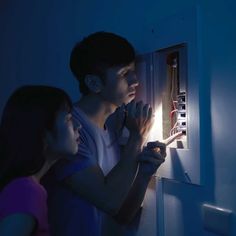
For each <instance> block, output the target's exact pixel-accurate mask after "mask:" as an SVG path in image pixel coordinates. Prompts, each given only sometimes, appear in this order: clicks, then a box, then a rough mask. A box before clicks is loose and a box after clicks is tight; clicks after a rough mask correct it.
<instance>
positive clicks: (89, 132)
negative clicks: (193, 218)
mask: <svg viewBox="0 0 236 236" xmlns="http://www.w3.org/2000/svg"><path fill="white" fill-rule="evenodd" d="M134 60H135V53H134V49H133V47H132V46H131V45H130V43H129V42H128V41H127V40H125V39H124V38H122V37H120V36H118V35H115V34H112V33H106V32H98V33H95V34H92V35H90V36H88V37H87V38H85V39H83V40H82V41H81V42H80V43H78V44H77V45H76V46H75V47H74V49H73V50H72V53H71V60H70V67H71V70H72V72H73V74H74V75H75V77H76V79H77V80H78V81H79V84H80V92H81V93H82V95H83V96H82V98H81V99H80V100H79V101H78V102H77V103H75V105H74V111H73V116H74V120H75V121H79V122H80V123H81V124H82V129H81V131H80V144H79V151H78V153H77V155H76V157H72V158H71V161H62V162H60V163H58V164H57V165H55V166H54V168H53V169H52V170H51V173H50V175H49V176H48V177H47V179H46V180H45V182H46V188H47V190H48V195H49V196H48V204H49V221H50V224H51V230H52V235H53V236H69V235H71V236H76V235H80V236H97V235H98V236H99V235H104V234H105V233H104V234H103V233H102V229H101V227H102V224H104V221H105V218H106V217H105V215H106V214H107V215H109V216H112V217H114V218H115V219H117V220H118V221H119V222H121V223H128V222H130V221H131V220H132V218H133V217H134V215H135V214H136V212H137V211H138V209H139V208H140V205H141V203H142V200H143V198H144V194H145V191H146V188H147V185H148V182H149V180H150V178H151V176H152V174H153V173H154V172H155V171H156V169H157V168H158V167H159V166H160V165H161V163H163V162H164V157H165V146H164V145H163V144H161V143H156V145H157V146H158V147H160V150H161V152H155V151H154V150H153V149H151V148H148V147H146V148H144V149H143V144H144V142H145V139H146V137H147V135H148V132H149V130H150V128H151V125H152V122H153V114H152V108H150V106H149V105H148V104H143V103H142V102H141V101H140V102H138V103H136V102H135V101H134V100H133V99H134V98H135V92H136V87H137V86H138V80H137V78H136V75H135V63H134ZM124 104H125V105H126V106H124ZM117 108H119V111H118V112H117V113H118V115H117V117H118V119H117V120H116V121H118V120H122V122H121V123H122V124H120V122H118V126H117V127H116V130H115V131H114V132H113V131H112V130H111V129H110V127H109V126H108V125H107V124H106V120H107V118H108V117H109V116H110V115H111V114H113V113H114V112H115V110H116V109H117ZM120 118H121V119H120ZM116 123H117V122H116ZM123 126H126V128H127V129H128V130H129V138H128V141H127V143H126V145H124V147H123V148H122V149H120V148H119V146H118V143H117V140H118V136H119V133H120V130H121V128H122V127H123ZM154 146H155V145H154ZM139 163H140V164H139ZM102 212H104V213H105V214H102Z"/></svg>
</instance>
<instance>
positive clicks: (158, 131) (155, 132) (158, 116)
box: [147, 104, 163, 142]
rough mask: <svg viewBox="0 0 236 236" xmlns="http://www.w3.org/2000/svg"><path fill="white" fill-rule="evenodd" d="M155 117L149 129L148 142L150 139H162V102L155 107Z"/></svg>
mask: <svg viewBox="0 0 236 236" xmlns="http://www.w3.org/2000/svg"><path fill="white" fill-rule="evenodd" d="M154 115H155V118H154V124H153V126H152V129H151V131H150V134H149V137H148V140H147V141H148V142H151V141H157V140H159V141H161V140H163V134H162V128H163V127H162V104H160V105H159V106H158V107H156V109H155V113H154Z"/></svg>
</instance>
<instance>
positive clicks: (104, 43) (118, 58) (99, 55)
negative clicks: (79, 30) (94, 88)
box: [70, 32, 135, 95]
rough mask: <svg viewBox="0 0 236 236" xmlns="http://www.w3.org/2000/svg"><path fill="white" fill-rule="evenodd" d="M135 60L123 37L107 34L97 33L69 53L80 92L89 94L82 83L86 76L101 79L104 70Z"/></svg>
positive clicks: (71, 66) (132, 51)
mask: <svg viewBox="0 0 236 236" xmlns="http://www.w3.org/2000/svg"><path fill="white" fill-rule="evenodd" d="M134 59H135V51H134V48H133V46H132V45H131V44H130V43H129V42H128V41H127V40H126V39H125V38H123V37H121V36H119V35H116V34H114V33H109V32H97V33H93V34H91V35H89V36H88V37H86V38H84V39H83V40H82V41H81V42H79V43H77V44H76V45H75V47H74V48H73V50H72V52H71V57H70V68H71V71H72V72H73V74H74V75H75V77H76V79H77V80H78V81H79V83H80V92H81V93H82V94H83V95H86V94H88V93H89V89H88V88H87V86H86V84H85V83H84V78H85V76H86V75H89V74H93V75H98V76H100V77H101V78H102V77H103V75H104V72H105V70H106V69H108V68H110V67H113V66H119V65H124V66H125V65H128V64H130V63H131V62H132V61H134Z"/></svg>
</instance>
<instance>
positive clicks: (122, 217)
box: [114, 142, 166, 224]
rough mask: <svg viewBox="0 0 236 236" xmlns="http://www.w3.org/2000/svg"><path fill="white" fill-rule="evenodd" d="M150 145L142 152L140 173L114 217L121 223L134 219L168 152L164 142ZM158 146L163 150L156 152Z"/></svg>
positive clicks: (127, 222)
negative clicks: (150, 183)
mask: <svg viewBox="0 0 236 236" xmlns="http://www.w3.org/2000/svg"><path fill="white" fill-rule="evenodd" d="M149 146H150V147H151V148H149V149H148V148H146V149H145V150H144V151H143V152H142V153H141V154H140V158H139V161H140V165H139V171H138V174H137V176H136V178H135V181H134V183H133V185H132V188H131V190H130V192H129V194H128V196H127V198H126V199H125V201H124V203H123V205H122V207H121V208H120V210H119V212H118V214H117V215H116V216H115V217H114V218H115V219H116V220H117V221H118V222H119V223H121V224H129V223H130V222H131V221H132V220H133V218H134V217H135V215H136V213H137V212H138V210H139V209H140V206H141V204H142V202H143V199H144V196H145V193H146V190H147V187H148V184H149V181H150V179H151V177H152V175H153V174H154V173H155V172H156V170H157V169H158V168H159V167H160V165H161V164H162V163H163V162H164V161H165V156H166V152H165V145H164V144H163V143H159V142H152V143H149ZM157 148H159V150H161V151H160V152H156V149H157Z"/></svg>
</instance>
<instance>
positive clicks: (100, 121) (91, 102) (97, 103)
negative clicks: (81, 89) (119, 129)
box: [76, 94, 116, 129]
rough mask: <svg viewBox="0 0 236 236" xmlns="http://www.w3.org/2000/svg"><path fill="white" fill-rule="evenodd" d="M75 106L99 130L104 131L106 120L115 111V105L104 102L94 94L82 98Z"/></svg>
mask: <svg viewBox="0 0 236 236" xmlns="http://www.w3.org/2000/svg"><path fill="white" fill-rule="evenodd" d="M76 106H78V107H79V108H80V109H81V110H82V111H83V112H84V113H85V114H86V115H87V116H88V118H89V119H90V120H91V121H92V122H93V123H94V124H95V125H96V126H98V127H99V128H101V129H104V125H105V122H106V120H107V118H108V117H109V116H110V115H111V114H112V113H113V112H114V111H115V109H116V106H115V105H113V104H111V103H109V102H107V101H104V100H103V99H102V98H101V97H99V96H97V95H94V94H90V95H87V96H84V97H82V98H81V99H80V100H79V101H78V103H77V104H76Z"/></svg>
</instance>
